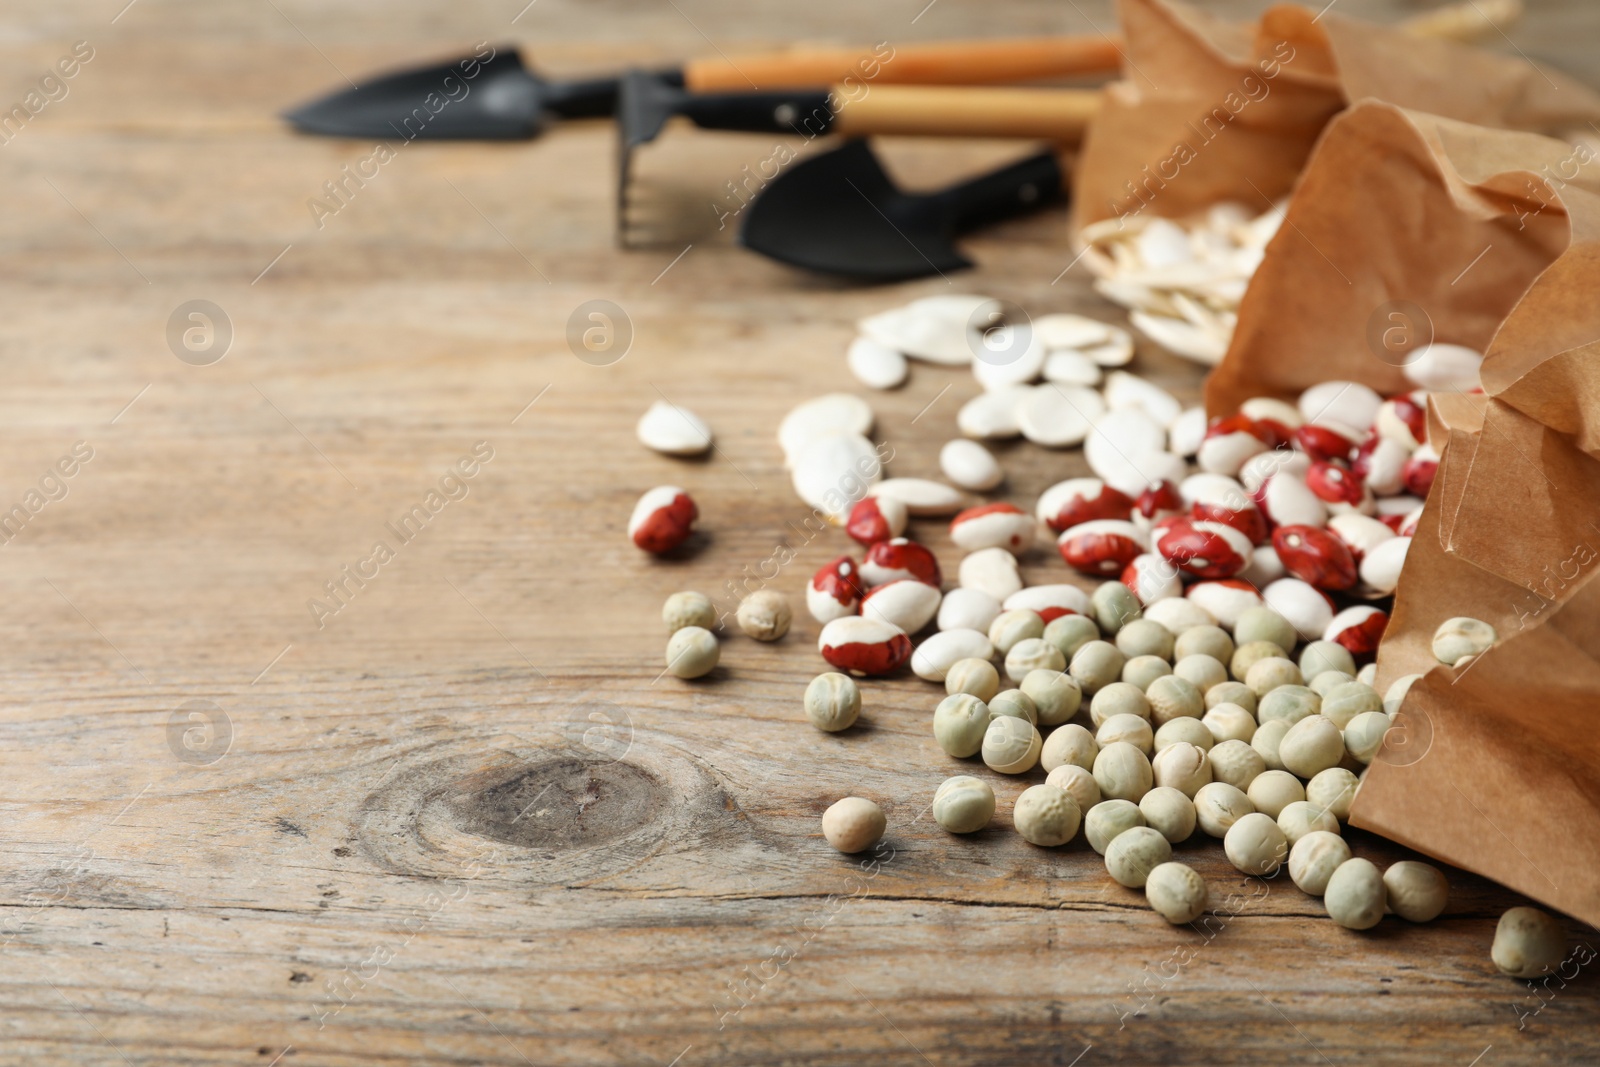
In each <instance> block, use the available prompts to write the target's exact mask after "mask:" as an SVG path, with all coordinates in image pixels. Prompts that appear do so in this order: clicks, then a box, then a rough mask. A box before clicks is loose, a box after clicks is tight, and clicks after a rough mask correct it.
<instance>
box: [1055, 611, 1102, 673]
mask: <svg viewBox="0 0 1600 1067" xmlns="http://www.w3.org/2000/svg"><path fill="white" fill-rule="evenodd" d="M1044 639H1045V640H1046V641H1048V642H1050V643H1051V644H1052V645H1055V646H1056V647H1057V648H1058V649H1060V650H1061V654H1062V655H1063V656H1065V657H1067V662H1069V663H1070V662H1072V657H1073V656H1076V655H1077V654H1078V649H1080V648H1082V647H1083V646H1084V645H1087V644H1088V643H1089V642H1091V641H1098V640H1100V627H1099V626H1097V625H1095V621H1094V620H1093V619H1091V618H1089V617H1088V616H1087V615H1063V616H1061V617H1060V618H1056V619H1051V620H1050V624H1049V625H1048V626H1046V627H1045V628H1044Z"/></svg>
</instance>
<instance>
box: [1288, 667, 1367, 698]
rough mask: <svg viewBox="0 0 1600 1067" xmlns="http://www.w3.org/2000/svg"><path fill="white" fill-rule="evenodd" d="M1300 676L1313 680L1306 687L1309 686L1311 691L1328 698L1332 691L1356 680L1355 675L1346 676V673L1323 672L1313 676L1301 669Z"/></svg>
mask: <svg viewBox="0 0 1600 1067" xmlns="http://www.w3.org/2000/svg"><path fill="white" fill-rule="evenodd" d="M1300 674H1301V676H1303V677H1306V678H1310V679H1311V681H1309V682H1307V683H1306V685H1307V686H1309V687H1310V688H1311V691H1312V692H1313V693H1315V694H1317V696H1319V697H1326V696H1327V695H1328V693H1329V692H1330V691H1331V690H1333V689H1335V688H1337V687H1339V686H1341V685H1343V684H1345V683H1346V682H1353V681H1355V680H1356V676H1355V675H1353V674H1346V673H1345V672H1344V671H1323V672H1322V673H1321V674H1318V675H1315V676H1313V675H1310V674H1306V669H1305V668H1304V667H1301V668H1300Z"/></svg>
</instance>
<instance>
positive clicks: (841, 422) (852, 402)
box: [778, 393, 873, 467]
mask: <svg viewBox="0 0 1600 1067" xmlns="http://www.w3.org/2000/svg"><path fill="white" fill-rule="evenodd" d="M872 421H873V419H872V408H871V407H870V406H869V405H868V404H867V402H866V401H865V400H862V399H861V398H860V397H858V396H852V395H851V394H849V393H829V394H827V395H826V396H819V397H816V398H815V399H812V400H807V401H806V402H805V403H803V404H800V405H799V406H797V407H795V408H794V409H792V410H791V411H790V412H789V414H787V415H785V416H784V417H783V421H782V422H780V423H779V424H778V447H780V448H782V449H783V463H784V466H786V467H793V466H794V461H795V459H796V458H797V457H798V456H799V454H800V452H801V451H802V450H804V448H805V447H806V445H808V444H810V443H811V442H812V441H814V440H816V439H817V438H819V437H831V436H833V435H834V434H841V433H853V434H860V435H861V436H863V437H865V436H866V435H867V434H869V433H871V432H872Z"/></svg>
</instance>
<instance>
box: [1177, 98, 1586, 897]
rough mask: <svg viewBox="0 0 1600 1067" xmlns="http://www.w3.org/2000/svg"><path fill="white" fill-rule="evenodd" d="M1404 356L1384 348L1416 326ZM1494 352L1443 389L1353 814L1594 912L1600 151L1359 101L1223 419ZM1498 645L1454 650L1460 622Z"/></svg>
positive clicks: (1245, 328) (1237, 364)
mask: <svg viewBox="0 0 1600 1067" xmlns="http://www.w3.org/2000/svg"><path fill="white" fill-rule="evenodd" d="M1397 323H1398V324H1399V328H1400V329H1401V330H1402V332H1403V333H1404V334H1405V339H1406V340H1407V342H1408V343H1407V344H1405V345H1402V346H1401V347H1400V348H1398V349H1394V348H1391V347H1390V345H1389V333H1388V331H1391V330H1393V329H1395V328H1396V324H1397ZM1430 338H1431V339H1434V340H1439V341H1450V342H1455V343H1460V344H1466V345H1470V346H1473V347H1475V348H1478V349H1480V350H1483V351H1485V353H1486V358H1485V360H1484V364H1483V368H1482V381H1483V387H1484V394H1483V395H1477V394H1474V395H1464V394H1448V393H1447V394H1434V396H1433V397H1432V398H1431V400H1430V405H1429V407H1430V410H1429V416H1430V418H1429V437H1430V440H1431V443H1432V444H1433V445H1434V446H1435V447H1436V448H1438V449H1440V451H1441V452H1442V456H1443V459H1442V462H1441V466H1440V470H1439V474H1438V477H1437V478H1436V480H1435V482H1434V486H1433V491H1432V492H1431V493H1430V494H1429V498H1428V503H1427V506H1426V508H1425V509H1424V512H1423V516H1422V520H1421V522H1420V524H1419V527H1418V530H1417V533H1416V537H1415V538H1414V540H1413V541H1412V544H1411V549H1410V552H1409V554H1408V556H1407V560H1406V566H1405V570H1404V573H1403V574H1402V577H1401V581H1400V587H1399V590H1398V592H1397V594H1396V598H1395V604H1394V610H1393V613H1392V617H1391V620H1390V623H1389V627H1388V630H1387V632H1386V634H1385V636H1384V640H1383V644H1382V646H1381V647H1380V649H1379V653H1378V668H1379V670H1378V680H1377V684H1378V688H1379V690H1380V691H1383V690H1385V689H1386V688H1387V687H1388V685H1389V684H1390V683H1391V682H1393V681H1394V680H1395V679H1397V678H1399V677H1401V676H1403V675H1407V674H1421V675H1422V676H1423V677H1422V678H1421V679H1420V680H1419V681H1417V682H1416V683H1415V684H1414V685H1413V686H1412V688H1411V690H1410V691H1409V693H1408V694H1407V696H1406V698H1405V700H1404V701H1403V703H1402V705H1401V707H1400V709H1399V712H1398V715H1397V716H1396V718H1395V725H1394V728H1393V729H1392V730H1391V731H1390V734H1389V736H1388V737H1387V738H1386V739H1385V745H1384V748H1383V750H1382V751H1381V752H1380V753H1379V755H1378V756H1377V758H1376V759H1375V760H1374V761H1373V763H1372V765H1371V767H1370V768H1369V770H1368V772H1367V774H1366V776H1365V778H1364V779H1363V782H1362V786H1361V790H1360V792H1359V794H1358V795H1357V797H1356V800H1355V803H1354V805H1353V807H1352V811H1351V822H1352V823H1353V824H1354V825H1357V826H1361V827H1366V828H1369V829H1372V830H1375V831H1377V832H1379V833H1382V834H1384V835H1385V836H1386V837H1390V838H1393V839H1394V840H1397V841H1399V842H1401V843H1403V844H1406V845H1408V846H1410V847H1412V848H1415V849H1417V850H1418V851H1421V852H1424V853H1427V854H1429V855H1432V856H1435V857H1438V858H1439V859H1442V860H1445V861H1447V862H1449V863H1452V864H1455V865H1457V866H1459V867H1463V868H1465V869H1468V870H1471V871H1474V872H1476V873H1479V874H1482V875H1485V876H1487V877H1490V878H1493V879H1495V880H1496V881H1499V882H1501V883H1503V884H1505V885H1507V886H1510V887H1512V888H1514V889H1516V890H1519V891H1520V892H1523V893H1525V894H1527V895H1528V896H1530V897H1533V898H1534V899H1536V900H1539V901H1542V902H1544V903H1546V904H1549V905H1551V906H1552V907H1555V908H1558V909H1560V910H1562V911H1565V912H1568V913H1570V914H1572V915H1574V916H1577V917H1579V918H1582V919H1584V920H1586V921H1588V922H1590V923H1597V922H1600V732H1597V731H1596V729H1595V727H1596V726H1597V725H1600V582H1596V581H1594V577H1595V575H1596V574H1597V573H1600V161H1597V159H1596V155H1595V153H1594V152H1593V151H1592V150H1590V149H1588V148H1586V147H1583V146H1578V147H1573V146H1571V145H1568V144H1565V143H1562V142H1560V141H1556V140H1552V139H1548V138H1544V137H1540V136H1537V135H1533V134H1527V133H1518V132H1512V131H1507V130H1494V129H1486V128H1483V127H1479V126H1472V125H1468V124H1465V123H1461V122H1456V121H1452V120H1449V119H1442V118H1439V117H1437V116H1431V115H1424V114H1419V113H1416V112H1411V111H1406V110H1403V109H1401V108H1398V107H1394V106H1392V105H1389V104H1384V103H1378V102H1374V101H1365V102H1358V103H1357V104H1356V105H1355V106H1353V107H1351V108H1350V109H1349V110H1347V111H1345V112H1344V113H1343V114H1341V115H1340V116H1339V117H1337V118H1336V119H1335V120H1334V121H1333V122H1332V123H1331V124H1330V125H1329V127H1328V129H1327V131H1326V133H1325V135H1324V136H1323V138H1322V140H1321V141H1320V143H1319V144H1318V146H1317V148H1316V151H1315V153H1314V154H1313V155H1312V157H1311V159H1310V160H1309V162H1308V163H1307V166H1306V169H1305V173H1304V176H1303V178H1302V180H1301V182H1300V185H1299V186H1298V187H1297V189H1296V192H1295V195H1294V199H1293V201H1292V203H1291V204H1290V208H1289V212H1288V215H1287V216H1286V219H1285V222H1284V225H1283V226H1282V227H1281V228H1280V230H1279V232H1278V234H1277V236H1276V237H1274V239H1273V241H1272V242H1271V244H1269V246H1268V248H1267V251H1266V255H1265V258H1264V260H1263V263H1262V266H1261V269H1260V270H1259V271H1258V272H1257V273H1256V276H1255V280H1254V281H1253V282H1252V284H1251V286H1250V289H1249V291H1248V292H1247V293H1246V295H1245V299H1244V303H1243V305H1242V306H1241V309H1240V318H1239V326H1238V329H1237V330H1236V332H1235V334H1234V337H1233V342H1232V345H1231V346H1230V348H1229V351H1228V353H1227V356H1226V357H1225V358H1224V360H1223V361H1222V363H1221V364H1220V365H1219V366H1218V368H1217V370H1216V371H1215V372H1214V373H1213V374H1212V376H1211V378H1210V380H1209V381H1208V383H1207V406H1208V408H1209V410H1210V411H1211V412H1212V414H1225V413H1228V412H1230V411H1231V410H1232V409H1233V408H1234V407H1236V406H1237V404H1238V403H1239V402H1240V401H1242V400H1243V399H1245V398H1247V397H1249V396H1257V395H1276V396H1282V397H1285V398H1292V397H1294V396H1295V395H1297V394H1298V393H1299V392H1300V391H1301V390H1303V389H1304V388H1305V387H1307V386H1309V385H1311V384H1314V383H1316V382H1319V381H1327V380H1330V379H1348V380H1353V381H1360V382H1364V383H1366V384H1368V385H1370V386H1372V387H1373V388H1375V389H1377V390H1379V391H1380V392H1384V393H1393V392H1399V391H1403V390H1408V389H1409V388H1411V386H1410V384H1409V383H1408V382H1407V381H1406V379H1405V378H1404V376H1403V375H1402V374H1401V372H1400V366H1399V364H1402V363H1403V362H1404V360H1405V357H1406V356H1407V355H1408V354H1411V353H1414V351H1415V348H1416V345H1417V344H1419V343H1422V342H1425V341H1427V340H1428V339H1430ZM1463 615H1464V616H1471V617H1474V618H1478V619H1482V620H1484V621H1486V622H1488V623H1490V624H1491V625H1493V626H1494V627H1495V629H1496V631H1497V632H1498V634H1499V635H1500V639H1501V640H1500V642H1499V643H1498V644H1497V645H1496V646H1495V647H1494V648H1493V649H1491V650H1490V651H1489V652H1487V653H1485V654H1484V655H1483V656H1480V657H1478V658H1477V660H1475V661H1469V662H1467V663H1466V664H1464V665H1461V666H1458V667H1456V668H1450V667H1444V666H1441V665H1439V664H1438V663H1437V661H1436V660H1435V659H1434V657H1433V654H1432V649H1431V646H1432V637H1433V633H1434V631H1435V629H1436V628H1437V627H1438V625H1439V624H1440V623H1441V622H1443V621H1444V620H1446V619H1448V618H1451V617H1453V616H1463Z"/></svg>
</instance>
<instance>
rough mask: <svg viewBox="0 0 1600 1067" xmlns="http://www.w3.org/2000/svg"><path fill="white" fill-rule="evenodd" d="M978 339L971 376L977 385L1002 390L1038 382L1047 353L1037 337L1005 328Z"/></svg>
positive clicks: (1002, 327)
mask: <svg viewBox="0 0 1600 1067" xmlns="http://www.w3.org/2000/svg"><path fill="white" fill-rule="evenodd" d="M981 337H982V340H980V341H979V343H978V351H977V353H976V356H975V358H974V359H973V361H972V376H973V378H975V379H977V382H978V384H979V385H981V386H983V387H984V388H985V389H1004V388H1006V387H1007V386H1012V385H1026V384H1027V383H1028V382H1033V381H1038V379H1039V375H1040V373H1041V372H1042V371H1043V370H1044V361H1045V356H1046V355H1047V353H1046V352H1045V349H1044V345H1042V344H1040V343H1039V339H1038V338H1037V337H1034V336H1033V335H1032V334H1031V333H1029V334H1027V335H1026V336H1024V335H1023V334H1022V333H1020V332H1019V331H1015V330H1011V329H1010V328H1009V327H1004V326H1001V327H998V328H996V329H995V330H993V331H991V332H990V333H987V334H983V335H981Z"/></svg>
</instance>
